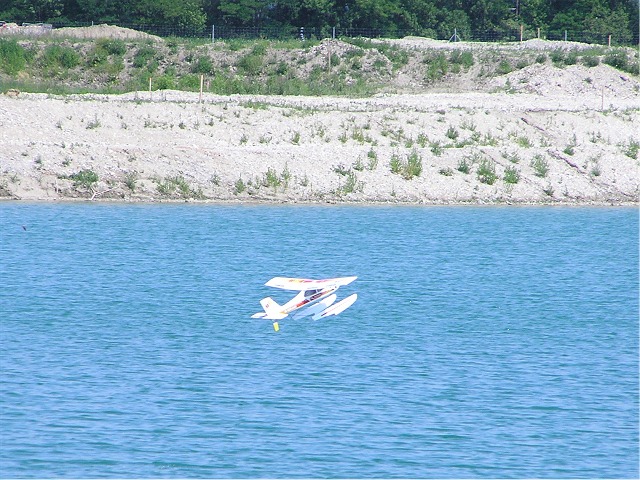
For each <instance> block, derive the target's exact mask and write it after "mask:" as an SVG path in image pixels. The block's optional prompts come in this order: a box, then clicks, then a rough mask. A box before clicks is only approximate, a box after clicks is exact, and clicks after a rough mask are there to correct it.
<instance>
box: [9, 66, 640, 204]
mask: <svg viewBox="0 0 640 480" xmlns="http://www.w3.org/2000/svg"><path fill="white" fill-rule="evenodd" d="M492 82H493V85H492V87H491V89H490V90H489V91H484V92H466V93H465V92H454V93H423V94H401V95H390V94H387V95H378V96H375V97H372V98H363V99H349V98H342V97H340V98H334V97H331V98H328V97H276V96H274V97H265V96H216V95H209V94H205V95H203V96H200V95H199V94H197V93H195V94H194V93H184V92H178V91H170V90H165V91H154V92H133V93H128V94H123V95H94V94H87V95H71V96H52V95H46V94H26V93H20V92H16V91H9V92H7V93H6V94H4V95H0V146H1V148H0V198H3V199H11V200H44V201H60V200H72V199H81V200H85V201H86V200H93V201H125V202H155V201H202V202H211V201H215V202H220V201H223V202H236V201H243V202H244V201H258V202H290V203H296V202H317V203H323V202H373V203H387V202H393V203H410V204H500V203H511V204H547V203H564V204H592V203H596V204H637V203H638V194H639V193H640V180H639V178H640V176H639V161H638V148H639V144H640V131H639V130H638V125H640V82H639V81H638V78H637V77H635V76H632V75H628V74H623V73H621V72H619V71H617V70H615V69H613V68H611V67H609V66H606V65H599V66H597V67H594V68H585V67H583V66H579V65H574V66H570V67H566V68H563V69H558V68H553V67H549V66H541V65H531V66H529V67H526V68H524V69H522V70H518V71H514V72H512V73H510V74H508V75H504V76H501V77H498V78H495V79H493V80H492Z"/></svg>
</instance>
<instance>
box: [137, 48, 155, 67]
mask: <svg viewBox="0 0 640 480" xmlns="http://www.w3.org/2000/svg"><path fill="white" fill-rule="evenodd" d="M155 56H156V49H155V48H153V47H152V46H151V45H143V46H142V47H140V48H139V49H138V51H137V52H136V53H135V55H134V56H133V66H134V67H135V68H143V67H146V66H147V65H148V64H149V62H150V61H151V60H153V59H154V58H155Z"/></svg>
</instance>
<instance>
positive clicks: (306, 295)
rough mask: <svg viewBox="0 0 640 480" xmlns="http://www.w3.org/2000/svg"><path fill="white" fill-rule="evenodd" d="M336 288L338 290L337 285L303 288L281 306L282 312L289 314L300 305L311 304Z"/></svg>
mask: <svg viewBox="0 0 640 480" xmlns="http://www.w3.org/2000/svg"><path fill="white" fill-rule="evenodd" d="M336 290H338V287H330V288H323V289H315V290H303V291H301V292H300V293H298V294H297V295H296V296H295V297H293V298H292V299H291V300H289V301H288V302H287V303H285V304H284V305H283V306H282V313H286V314H289V313H291V312H293V311H295V310H297V309H299V308H301V307H304V306H308V305H312V304H314V303H316V302H317V301H319V300H322V299H323V298H325V297H326V296H328V295H331V294H332V293H333V292H335V291H336Z"/></svg>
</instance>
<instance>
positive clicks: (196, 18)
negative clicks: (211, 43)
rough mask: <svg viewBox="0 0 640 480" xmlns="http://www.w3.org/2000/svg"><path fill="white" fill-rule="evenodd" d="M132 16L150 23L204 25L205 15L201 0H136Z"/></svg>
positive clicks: (200, 26)
mask: <svg viewBox="0 0 640 480" xmlns="http://www.w3.org/2000/svg"><path fill="white" fill-rule="evenodd" d="M134 5H135V7H134V9H133V14H134V16H136V17H138V18H139V19H140V21H142V22H146V23H151V24H160V25H163V24H173V25H177V26H180V27H193V28H196V29H197V28H202V27H204V24H205V20H206V16H205V14H204V10H203V6H202V0H181V1H179V2H177V1H175V0H138V2H137V4H136V3H134Z"/></svg>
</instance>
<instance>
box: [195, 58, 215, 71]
mask: <svg viewBox="0 0 640 480" xmlns="http://www.w3.org/2000/svg"><path fill="white" fill-rule="evenodd" d="M191 73H199V74H201V75H208V74H211V73H213V62H211V59H210V58H209V57H199V58H198V59H197V60H196V61H195V63H194V64H193V65H191Z"/></svg>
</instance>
